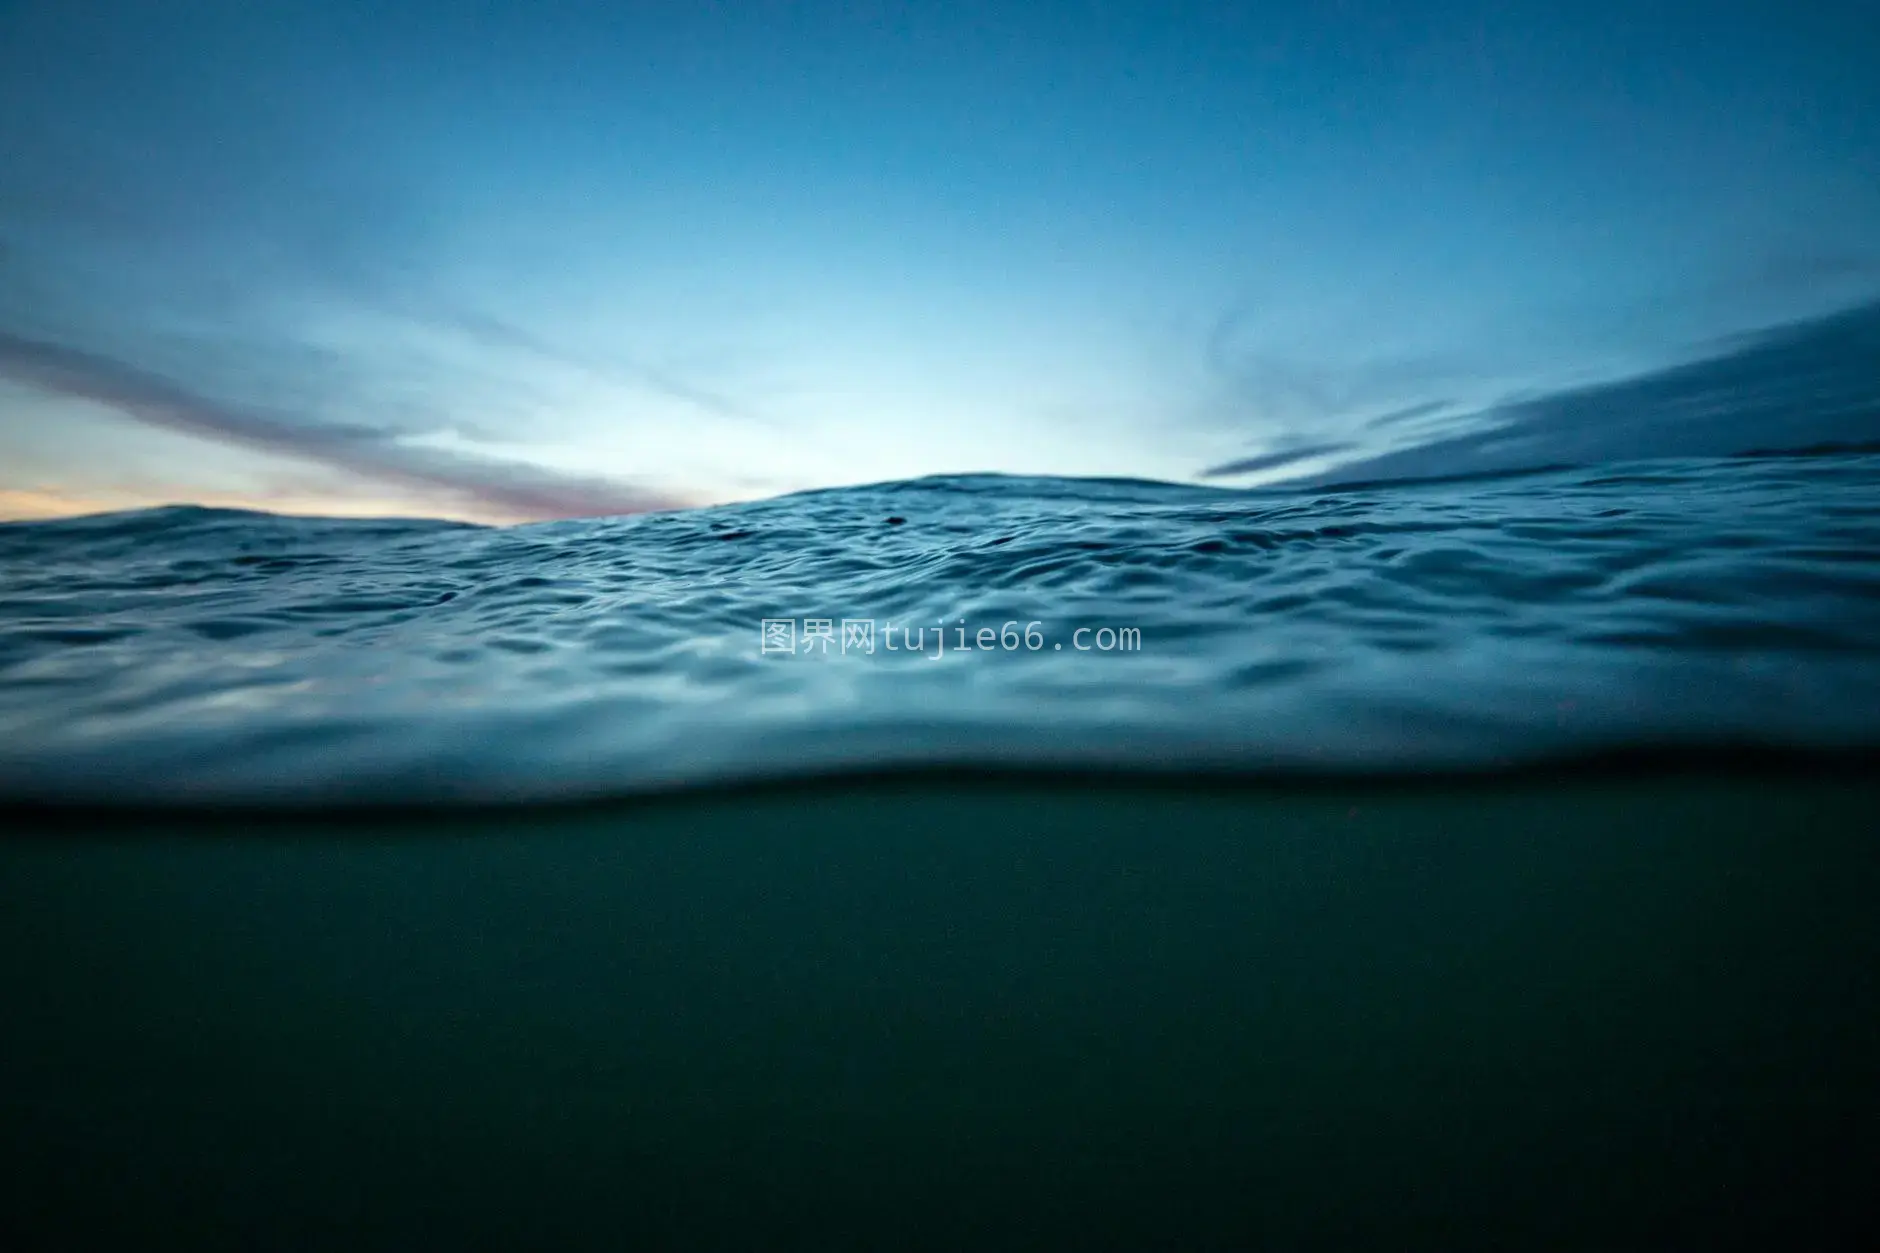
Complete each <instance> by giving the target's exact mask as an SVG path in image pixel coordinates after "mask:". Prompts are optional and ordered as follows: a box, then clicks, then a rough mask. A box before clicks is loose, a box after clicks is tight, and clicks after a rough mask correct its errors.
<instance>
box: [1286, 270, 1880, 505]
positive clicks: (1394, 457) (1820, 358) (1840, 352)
mask: <svg viewBox="0 0 1880 1253" xmlns="http://www.w3.org/2000/svg"><path fill="white" fill-rule="evenodd" d="M1736 345H1737V346H1736V347H1735V348H1734V349H1733V350H1731V351H1727V352H1722V353H1718V354H1716V355H1712V356H1710V357H1707V358H1704V359H1702V360H1699V361H1694V362H1689V363H1686V364H1682V365H1678V366H1674V367H1672V368H1669V369H1664V370H1658V371H1654V372H1651V373H1648V374H1643V375H1638V376H1636V377H1633V378H1627V379H1621V380H1618V381H1616V382H1609V383H1601V384H1597V385H1594V386H1589V387H1582V388H1576V389H1573V390H1569V391H1562V392H1557V393H1554V394H1552V395H1547V396H1541V397H1537V398H1534V399H1531V400H1526V401H1523V402H1521V403H1518V404H1511V405H1507V406H1504V407H1501V408H1499V409H1494V410H1490V411H1487V412H1485V413H1483V414H1481V415H1480V423H1479V427H1478V429H1476V430H1473V431H1470V432H1468V433H1466V434H1462V435H1456V436H1452V437H1450V438H1446V439H1438V440H1434V441H1431V442H1427V443H1423V444H1419V445H1417V446H1415V447H1412V448H1407V449H1400V450H1398V451H1396V452H1391V453H1386V454H1384V455H1382V456H1378V457H1373V458H1370V459H1368V460H1364V461H1359V462H1351V463H1347V464H1345V465H1342V466H1339V467H1338V468H1336V469H1335V470H1333V471H1330V472H1328V473H1326V474H1321V475H1316V476H1313V477H1312V478H1310V479H1307V480H1303V482H1304V483H1309V484H1324V483H1333V482H1350V481H1357V480H1375V479H1396V478H1426V477H1447V476H1452V475H1468V474H1484V473H1499V472H1505V471H1513V470H1524V469H1531V468H1534V467H1537V466H1551V465H1593V464H1600V463H1605V462H1613V461H1626V460H1644V459H1650V458H1657V457H1726V456H1733V455H1737V454H1740V453H1746V452H1749V451H1752V450H1764V449H1782V448H1803V447H1811V446H1816V445H1830V444H1861V443H1865V442H1869V441H1872V440H1875V439H1880V301H1874V302H1870V303H1868V304H1864V305H1860V306H1857V307H1855V308H1852V309H1848V310H1845V311H1843V312H1840V313H1836V314H1830V315H1828V316H1826V317H1820V318H1811V319H1807V320H1805V321H1800V322H1792V323H1788V324H1785V325H1782V326H1777V327H1773V328H1769V329H1767V330H1764V331H1762V332H1760V333H1758V334H1755V335H1753V336H1747V337H1739V339H1738V340H1737V341H1736Z"/></svg>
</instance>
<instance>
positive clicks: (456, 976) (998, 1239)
mask: <svg viewBox="0 0 1880 1253" xmlns="http://www.w3.org/2000/svg"><path fill="white" fill-rule="evenodd" d="M1877 749H1880V456H1876V455H1873V454H1860V453H1840V454H1834V453H1824V454H1820V455H1791V456H1778V455H1770V456H1758V457H1738V458H1724V459H1710V460H1683V461H1651V462H1636V463H1628V464H1622V465H1606V466H1599V467H1595V468H1563V469H1552V470H1542V471H1535V472H1530V473H1523V474H1508V475H1500V476H1487V477H1477V478H1472V479H1450V480H1428V481H1418V482H1399V483H1372V484H1347V485H1340V486H1333V487H1323V488H1318V487H1315V488H1310V489H1287V488H1270V489H1262V490H1256V491H1233V490H1221V489H1212V488H1199V487H1185V486H1175V485H1167V484H1155V483H1146V482H1136V481H1126V480H1114V481H1085V480H1053V479H1024V478H1004V477H993V476H975V477H948V478H935V479H924V480H918V481H914V482H907V483H897V484H886V485H879V486H871V487H861V488H842V489H832V490H828V491H820V492H811V493H804V494H799V495H795V496H789V497H784V498H780V499H775V500H768V501H761V502H755V503H749V504H737V505H728V506H722V507H716V508H710V509H700V510H694V511H688V512H679V513H666V514H648V515H641V516H636V517H627V518H616V519H606V520H593V521H571V522H559V523H546V524H535V525H528V526H518V527H509V528H485V527H475V526H469V525H461V524H452V523H438V522H410V521H352V520H332V519H317V520H316V519H300V518H286V517H277V516H271V515H266V514H255V513H244V512H236V511H222V510H206V509H195V508H172V509H158V510H149V511H144V512H139V513H131V514H117V515H109V516H101V517H94V518H82V519H74V520H62V521H52V522H32V523H14V524H7V525H4V526H0V821H3V822H4V823H5V825H6V828H7V833H6V835H5V837H4V838H0V902H3V903H4V907H3V908H0V954H4V956H0V1022H4V1029H0V1115H3V1117H0V1137H4V1141H5V1143H4V1150H5V1156H6V1159H7V1161H8V1163H9V1165H8V1167H7V1169H6V1170H5V1172H4V1173H3V1174H0V1178H3V1179H4V1182H0V1235H7V1233H11V1234H10V1235H7V1239H6V1241H5V1243H6V1247H9V1248H14V1247H42V1246H43V1247H75V1246H77V1245H79V1244H81V1243H87V1242H92V1243H95V1242H97V1241H100V1240H110V1241H112V1242H114V1243H125V1242H128V1241H131V1240H137V1241H143V1240H147V1239H150V1238H154V1237H156V1236H159V1235H161V1236H166V1237H174V1238H179V1239H182V1240H187V1241H188V1242H189V1243H191V1244H194V1245H197V1246H216V1247H221V1246H227V1247H243V1248H254V1247H276V1246H300V1245H326V1244H343V1245H347V1246H350V1247H359V1246H369V1247H380V1246H383V1247H401V1248H404V1247H413V1246H421V1245H434V1246H437V1247H451V1246H481V1247H490V1246H497V1247H568V1248H571V1247H605V1248H623V1247H632V1248H707V1247H722V1248H731V1247H737V1248H748V1247H815V1248H820V1249H828V1248H850V1247H852V1248H877V1249H878V1248H963V1247H972V1248H1078V1249H1102V1248H1132V1249H1134V1248H1180V1249H1206V1248H1222V1249H1225V1248H1248V1247H1264V1248H1285V1249H1333V1248H1351V1247H1396V1248H1406V1247H1430V1248H1436V1247H1442V1248H1448V1249H1459V1248H1482V1249H1488V1248H1497V1249H1505V1248H1545V1249H1563V1250H1564V1249H1575V1250H1592V1249H1687V1248H1688V1249H1698V1248H1704V1249H1714V1248H1758V1249H1763V1248H1769V1247H1798V1248H1800V1247H1813V1248H1820V1247H1849V1248H1864V1247H1868V1246H1869V1244H1870V1243H1871V1242H1872V1240H1873V1239H1874V1237H1876V1236H1880V1208H1877V1207H1876V1204H1875V1202H1874V1201H1873V1200H1872V1199H1871V1198H1870V1196H1869V1192H1870V1191H1871V1187H1870V1185H1871V1182H1872V1180H1873V1179H1875V1178H1880V910H1877V909H1876V907H1875V902H1876V901H1877V900H1880V845H1877V844H1876V843H1875V840H1874V836H1873V832H1874V831H1875V830H1880V823H1876V822H1875V816H1876V814H1880V774H1877V773H1876V772H1875V770H1874V769H1873V766H1874V764H1875V762H1876V750H1877Z"/></svg>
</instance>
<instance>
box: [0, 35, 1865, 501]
mask: <svg viewBox="0 0 1880 1253" xmlns="http://www.w3.org/2000/svg"><path fill="white" fill-rule="evenodd" d="M1877 63H1880V14H1876V12H1875V10H1874V8H1873V5H1872V4H1871V2H1870V0H1858V2H1845V3H1818V4H1806V5H1802V4H1794V3H1792V2H1790V3H1765V2H1762V0H1757V2H1754V3H1749V2H1734V3H1733V2H1731V0H1716V2H1713V3H1707V4H1682V3H1675V2H1674V3H1665V4H1656V5H1637V4H1634V3H1627V4H1619V3H1607V2H1606V0H1590V2H1587V3H1577V4H1566V3H1561V4H1538V3H1531V2H1523V0H1509V2H1505V3H1492V4H1491V3H1473V2H1463V0H1457V2H1453V3H1434V4H1404V3H1395V4H1393V3H1384V2H1381V0H1380V2H1377V3H1372V2H1369V0H1350V2H1347V3H1319V4H1312V3H1305V4H1293V5H1285V6H1279V5H1272V6H1269V5H1243V6H1230V5H1224V4H1220V3H1208V4H1185V3H1164V4H1155V5H1151V4H1126V3H1109V4H1072V3H1047V2H1041V0H1034V2H1033V3H1028V4H1024V5H1018V4H1005V5H990V4H978V3H952V4H945V5H938V4H929V5H921V6H908V5H892V4H859V3H858V4H842V5H837V4H814V3H809V4H782V3H740V4H708V3H702V2H699V0H694V2H692V3H684V4H680V3H675V4H670V5H654V4H620V3H614V4H598V3H597V4H585V3H555V2H549V3H540V2H538V3H527V4H525V3H503V2H492V3H484V4H477V5H468V4H462V3H448V4H447V3H424V4H404V5H395V6H382V5H378V4H362V3H352V2H350V0H327V2H324V3H306V4H274V3H268V2H266V0H258V2H251V3H244V4H217V3H210V4H182V5H164V4H156V3H141V4H128V3H122V2H111V3H95V2H91V0H23V2H22V0H11V2H10V3H9V2H7V0H0V515H7V516H34V515H43V514H52V513H69V512H85V511H90V510H94V509H103V508H132V507H140V506H144V505H150V504H157V503H167V502H172V501H198V502H204V503H212V504H223V505H244V506H251V507H257V508H269V509H279V510H284V511H296V512H328V513H405V514H413V513H415V514H437V515H445V516H456V517H470V518H478V519H486V520H497V521H505V520H515V519H522V518H532V517H553V516H567V515H578V514H587V513H599V512H614V511H620V510H628V509H638V508H661V507H672V506H679V505H686V504H695V503H708V502H716V501H723V500H734V499H743V498H750V497H756V496H765V495H772V494H776V493H779V492H785V491H791V490H796V489H800V488H807V487H819V486H828V485H835V484H842V483H855V482H869V481H879V480H884V479H894V478H902V477H911V476H916V475H923V474H936V473H952V472H979V471H997V472H1010V473H1027V474H1067V475H1133V476H1142V477H1151V478H1161V479H1170V480H1176V481H1209V482H1216V483H1227V484H1233V483H1259V482H1264V481H1268V480H1271V479H1273V478H1274V477H1276V476H1283V475H1292V474H1301V475H1319V476H1322V475H1325V474H1327V473H1334V474H1335V473H1336V471H1337V468H1338V467H1339V466H1341V465H1345V466H1352V467H1362V466H1364V465H1369V464H1382V463H1383V460H1384V459H1387V458H1391V457H1400V456H1401V455H1402V454H1405V453H1407V452H1411V451H1414V450H1416V449H1423V450H1425V453H1424V455H1422V459H1421V461H1419V462H1418V464H1419V465H1421V466H1427V465H1428V464H1429V463H1430V460H1431V458H1430V456H1429V455H1427V454H1428V453H1429V452H1430V451H1431V450H1441V449H1443V448H1445V447H1449V448H1456V447H1462V446H1465V445H1457V444H1456V443H1455V442H1454V441H1456V440H1458V439H1462V440H1464V441H1467V440H1468V439H1470V438H1472V437H1473V436H1474V435H1478V434H1479V433H1480V432H1481V431H1482V430H1483V429H1485V428H1487V427H1491V426H1494V425H1495V424H1496V423H1498V422H1503V421H1506V420H1507V419H1506V417H1505V416H1498V415H1505V414H1506V413H1507V412H1509V411H1510V410H1509V408H1508V406H1509V405H1511V404H1517V405H1518V404H1529V405H1531V404H1532V403H1533V402H1534V400H1535V398H1537V397H1546V396H1553V395H1567V394H1572V395H1582V396H1583V395H1585V394H1586V389H1587V388H1588V387H1589V386H1592V385H1595V384H1599V383H1602V382H1604V381H1607V380H1613V379H1619V378H1623V377H1627V376H1635V375H1642V374H1652V373H1654V372H1657V371H1661V370H1663V369H1665V368H1667V367H1672V366H1676V365H1679V364H1680V363H1683V362H1687V361H1690V360H1692V359H1694V358H1701V357H1705V356H1707V355H1717V354H1724V355H1727V354H1729V353H1731V352H1732V351H1734V348H1733V347H1732V345H1740V344H1741V343H1743V342H1745V341H1743V340H1741V339H1735V340H1731V339H1727V338H1726V337H1730V336H1742V335H1744V334H1745V333H1749V332H1757V331H1760V330H1763V329H1765V328H1775V329H1774V331H1773V332H1772V333H1774V334H1777V335H1782V334H1790V333H1792V330H1793V326H1794V325H1797V324H1800V325H1803V326H1807V325H1812V323H1810V322H1809V320H1810V319H1814V318H1818V317H1820V316H1822V315H1825V314H1829V313H1832V312H1834V311H1835V310H1839V309H1845V308H1849V307H1855V306H1860V305H1862V304H1864V303H1868V302H1872V301H1873V300H1874V299H1875V298H1876V296H1877V295H1880V173H1876V171H1880V75H1875V74H1873V73H1872V72H1871V71H1872V67H1873V66H1874V65H1875V64H1877ZM1758 359H1759V360H1760V358H1758ZM1601 394H1602V395H1604V394H1605V393H1601ZM1635 394H1636V393H1620V392H1614V393H1612V395H1614V396H1619V397H1623V396H1633V395H1635ZM1570 408H1571V407H1569V409H1570ZM1583 410H1584V411H1585V412H1582V411H1583ZM1523 412H1528V411H1523ZM1549 412H1555V411H1553V410H1550V411H1549ZM1558 412H1562V413H1565V412H1568V410H1558ZM1572 412H1573V413H1575V414H1578V415H1579V416H1576V417H1572V418H1571V419H1570V420H1571V421H1572V422H1574V423H1577V424H1579V425H1578V426H1577V427H1576V432H1577V434H1576V438H1575V443H1574V446H1575V447H1576V449H1583V448H1585V447H1591V448H1592V450H1593V454H1594V455H1596V454H1597V453H1598V452H1599V449H1600V441H1599V440H1598V439H1596V438H1589V437H1588V436H1587V434H1586V431H1587V428H1588V424H1589V423H1590V424H1591V425H1592V426H1594V427H1597V426H1598V424H1599V421H1600V420H1601V419H1600V418H1599V416H1598V413H1597V412H1594V409H1593V408H1589V407H1588V406H1584V405H1582V406H1581V407H1580V409H1578V410H1572ZM1599 412H1604V411H1603V410H1600V411H1599ZM1587 413H1592V414H1593V416H1590V417H1589V416H1586V414H1587ZM1567 420H1569V419H1562V421H1567ZM1782 434H1783V432H1781V431H1780V430H1774V431H1771V432H1769V433H1768V435H1769V438H1767V439H1763V440H1752V441H1751V442H1752V443H1756V442H1760V443H1765V444H1780V443H1783V442H1784V440H1783V439H1782V438H1781V436H1782ZM1674 451H1675V449H1674ZM1437 460H1438V462H1439V463H1440V456H1438V458H1437Z"/></svg>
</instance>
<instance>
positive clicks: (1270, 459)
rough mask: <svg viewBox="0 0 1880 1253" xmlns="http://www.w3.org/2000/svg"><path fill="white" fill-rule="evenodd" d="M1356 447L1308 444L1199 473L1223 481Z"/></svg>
mask: <svg viewBox="0 0 1880 1253" xmlns="http://www.w3.org/2000/svg"><path fill="white" fill-rule="evenodd" d="M1354 447H1356V445H1354V444H1350V443H1346V442H1342V441H1341V442H1339V443H1334V444H1308V445H1306V446H1305V447H1303V448H1290V449H1287V450H1285V451H1283V452H1269V453H1261V454H1260V455H1259V456H1256V457H1242V458H1241V459H1240V460H1238V461H1229V462H1227V463H1226V464H1225V465H1218V466H1211V467H1209V468H1208V469H1206V470H1203V471H1202V472H1201V475H1200V477H1201V478H1204V479H1224V478H1231V477H1233V476H1235V475H1240V474H1257V473H1259V472H1260V471H1262V470H1277V469H1279V468H1280V467H1282V466H1289V465H1292V464H1294V463H1295V462H1300V461H1311V460H1313V459H1314V458H1317V457H1329V456H1331V455H1333V454H1334V453H1341V452H1347V451H1349V450H1350V449H1352V448H1354Z"/></svg>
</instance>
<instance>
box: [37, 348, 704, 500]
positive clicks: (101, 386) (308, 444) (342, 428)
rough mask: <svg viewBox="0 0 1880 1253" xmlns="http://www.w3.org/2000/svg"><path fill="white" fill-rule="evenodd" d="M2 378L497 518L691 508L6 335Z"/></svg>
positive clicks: (627, 487)
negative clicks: (218, 394)
mask: <svg viewBox="0 0 1880 1253" xmlns="http://www.w3.org/2000/svg"><path fill="white" fill-rule="evenodd" d="M0 375H5V376H6V377H8V378H11V379H13V380H15V381H17V382H21V383H25V384H28V385H30V386H33V387H36V388H39V389H42V390H44V391H47V392H51V393H54V394H58V395H63V396H69V397H73V398H77V399H82V400H89V401H93V402H95V403H98V404H102V405H107V406H109V407H111V408H112V409H115V410H117V411H118V412H120V413H123V414H126V415H128V416H130V417H132V418H135V419H136V420H138V421H140V422H144V423H147V424H149V425H151V426H156V427H161V428H164V429H166V430H171V431H177V432H181V433H184V434H188V435H194V436H198V437H201V438H205V439H210V440H215V441H219V442H224V443H230V444H236V445H241V446H244V447H248V448H253V449H259V450H262V451H266V452H274V453H284V454H288V455H290V456H295V457H300V458H303V459H305V460H308V461H311V462H314V463H317V464H320V465H324V466H328V467H332V468H335V469H340V470H345V471H349V472H351V473H353V474H357V475H360V476H363V477H365V478H369V479H373V480H376V481H378V482H381V483H389V484H397V485H400V486H403V487H407V488H413V489H417V490H418V491H420V492H429V493H437V492H441V493H443V494H445V495H446V496H448V497H451V498H453V499H455V500H458V501H461V502H467V503H469V504H472V505H474V506H476V507H477V509H478V510H479V511H481V512H483V513H486V514H488V515H489V516H492V517H496V518H502V519H508V520H533V519H547V518H568V517H587V516H595V515H605V514H620V513H637V512H644V511H647V510H653V509H671V508H680V507H683V506H684V505H685V504H687V503H689V502H686V501H682V500H678V499H675V498H673V497H670V496H667V495H664V494H661V493H658V492H653V491H649V490H646V489H643V488H639V487H635V486H633V485H631V484H626V483H621V482H618V481H615V480H611V479H606V478H600V477H591V476H580V475H572V474H564V473H560V472H557V471H554V470H550V469H545V468H542V467H539V466H533V465H529V464H525V463H521V462H515V461H498V460H490V459H483V458H477V457H470V456H465V455H462V454H458V453H454V452H450V451H448V450H445V449H439V448H434V447H423V446H418V445H414V444H411V443H409V442H405V438H404V437H405V436H406V435H407V434H408V433H407V432H403V431H399V430H395V429H391V428H386V427H375V426H372V425H369V424H361V423H332V422H324V421H320V420H318V419H316V418H313V417H310V416H309V415H305V414H297V413H283V412H267V411H262V410H259V409H256V408H253V407H249V406H239V405H234V404H230V403H228V402H225V401H221V400H218V399H215V398H212V397H209V396H205V395H200V394H198V393H196V392H194V391H192V390H191V389H189V388H188V387H185V386H183V385H182V384H179V383H177V382H175V381H174V380H172V379H169V378H166V377H164V376H162V375H160V374H155V373H152V372H149V371H146V370H143V369H140V368H138V367H136V366H133V365H130V364H128V363H126V362H123V361H119V360H116V359H114V358H111V357H108V356H103V355H100V354H98V353H94V352H89V351H86V350H84V349H79V348H73V347H69V346H66V345H62V344H57V343H50V342H46V341H42V340H34V339H28V338H25V337H22V336H18V335H13V334H9V333H7V332H4V331H0Z"/></svg>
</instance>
